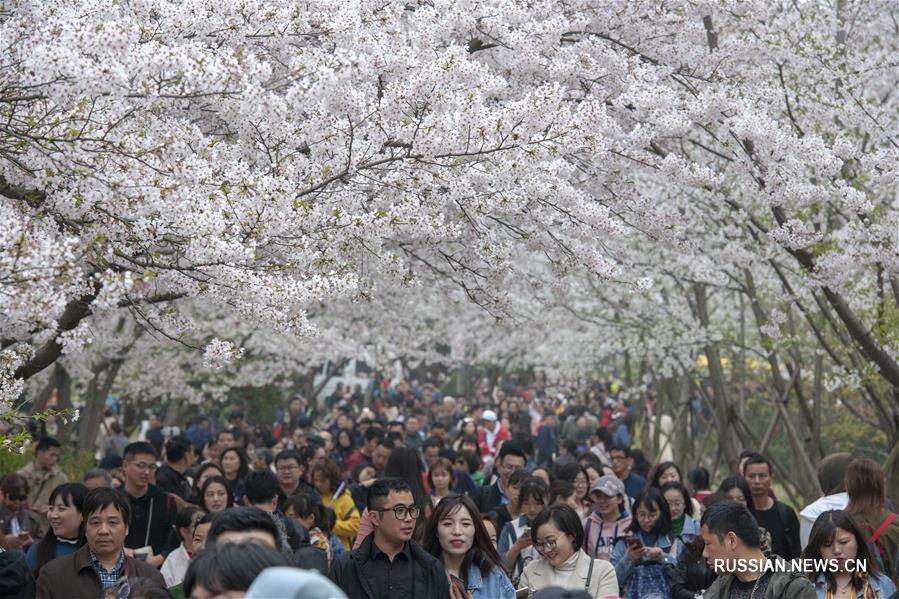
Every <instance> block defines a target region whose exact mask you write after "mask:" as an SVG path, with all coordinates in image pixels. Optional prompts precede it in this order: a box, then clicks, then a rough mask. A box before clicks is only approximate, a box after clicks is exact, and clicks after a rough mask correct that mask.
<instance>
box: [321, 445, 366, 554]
mask: <svg viewBox="0 0 899 599" xmlns="http://www.w3.org/2000/svg"><path fill="white" fill-rule="evenodd" d="M312 484H313V486H314V487H315V490H316V491H318V492H319V494H320V495H321V496H322V505H324V506H326V507H330V508H331V509H333V510H334V513H335V514H336V516H337V523H336V524H335V525H334V528H333V530H332V532H333V533H334V534H336V535H337V538H338V539H340V543H341V545H343V548H344V549H346V550H349V549H350V547H352V545H353V540H354V539H355V538H356V534H357V533H358V532H359V510H358V509H357V508H356V503H355V502H354V501H353V496H352V494H351V493H350V490H349V488H348V487H347V483H346V480H344V478H343V474H342V473H341V472H340V466H338V465H337V462H335V461H334V460H330V459H325V461H324V462H322V463H321V464H319V465H317V466H316V467H315V468H314V469H313V470H312Z"/></svg>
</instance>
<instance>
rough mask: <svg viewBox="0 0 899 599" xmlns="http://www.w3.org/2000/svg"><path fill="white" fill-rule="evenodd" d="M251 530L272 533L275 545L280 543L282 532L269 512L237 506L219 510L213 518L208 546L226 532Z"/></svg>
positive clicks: (207, 540)
mask: <svg viewBox="0 0 899 599" xmlns="http://www.w3.org/2000/svg"><path fill="white" fill-rule="evenodd" d="M250 530H260V531H262V532H267V533H269V534H271V535H272V539H274V542H275V545H277V544H278V540H279V539H280V533H279V532H278V526H277V525H276V524H275V522H274V520H272V517H271V516H269V515H268V513H266V512H264V511H262V510H260V509H259V508H258V507H235V508H230V509H227V510H225V511H223V512H219V513H218V514H216V515H215V518H213V519H212V526H211V527H210V528H209V535H208V536H207V537H206V543H207V547H208V546H209V545H208V544H209V543H210V542H212V541H215V539H216V538H218V536H219V535H221V534H224V533H226V532H247V531H250Z"/></svg>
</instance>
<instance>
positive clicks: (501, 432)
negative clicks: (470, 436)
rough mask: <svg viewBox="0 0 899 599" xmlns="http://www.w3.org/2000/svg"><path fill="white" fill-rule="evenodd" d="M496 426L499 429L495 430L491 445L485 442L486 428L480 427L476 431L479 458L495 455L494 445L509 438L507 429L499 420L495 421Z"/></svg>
mask: <svg viewBox="0 0 899 599" xmlns="http://www.w3.org/2000/svg"><path fill="white" fill-rule="evenodd" d="M496 426H498V427H499V429H498V430H497V431H496V437H495V438H494V439H493V446H492V447H491V446H490V445H488V444H487V429H486V428H482V429H481V430H480V432H479V433H478V447H480V448H481V459H485V458H487V457H488V456H490V457H496V446H497V445H499V442H500V441H505V440H507V439H508V438H509V431H507V430H506V427H504V426H503V425H502V424H500V423H499V422H497V423H496Z"/></svg>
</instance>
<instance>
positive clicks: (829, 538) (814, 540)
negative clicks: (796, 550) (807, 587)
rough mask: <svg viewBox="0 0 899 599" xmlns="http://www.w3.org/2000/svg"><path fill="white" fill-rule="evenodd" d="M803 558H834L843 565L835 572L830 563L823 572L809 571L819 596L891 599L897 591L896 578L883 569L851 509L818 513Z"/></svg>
mask: <svg viewBox="0 0 899 599" xmlns="http://www.w3.org/2000/svg"><path fill="white" fill-rule="evenodd" d="M802 558H803V559H811V560H834V563H836V564H839V565H840V567H839V569H838V571H836V572H833V571H831V569H830V568H829V567H827V568H824V569H823V571H822V572H810V573H808V577H809V579H810V580H811V581H812V582H814V583H815V591H816V592H817V594H818V599H833V598H838V597H839V598H844V597H845V598H848V599H888V598H889V597H892V595H893V593H895V592H896V585H894V584H893V581H892V580H890V578H889V577H887V576H884V575H883V573H882V572H881V571H880V569H879V567H878V564H877V556H876V555H874V552H873V550H872V549H871V547H870V546H869V545H868V537H867V536H866V535H865V534H864V533H863V532H862V530H861V528H860V527H859V526H858V524H857V523H856V521H855V519H854V518H853V517H852V516H851V515H850V514H849V512H846V511H843V510H830V511H827V512H824V513H823V514H821V515H820V516H818V519H817V520H815V524H814V526H812V532H811V534H809V540H808V545H806V547H805V550H804V551H803V552H802ZM816 563H819V564H822V565H824V564H825V563H827V564H829V563H830V562H817V561H816ZM862 563H863V564H865V566H866V567H865V569H864V570H865V571H864V572H861V571H860V570H861V568H856V567H855V566H857V565H859V564H862ZM850 564H851V565H850Z"/></svg>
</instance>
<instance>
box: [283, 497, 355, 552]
mask: <svg viewBox="0 0 899 599" xmlns="http://www.w3.org/2000/svg"><path fill="white" fill-rule="evenodd" d="M325 510H326V508H325V506H323V505H322V504H320V503H317V502H316V501H315V499H313V498H312V496H311V495H309V494H308V493H297V494H296V495H292V496H290V497H288V498H287V503H285V504H284V515H285V516H287V517H288V518H293V519H294V520H295V521H296V522H297V523H299V524H301V525H302V526H303V527H304V528H305V529H306V530H308V531H309V543H310V544H311V545H312V546H313V547H317V548H318V549H321V550H322V551H324V552H325V555H326V556H327V558H328V567H330V566H331V564H332V563H333V562H334V558H335V557H337V556H336V555H335V553H334V550H333V549H332V548H331V543H330V541H329V540H328V539H329V537H330V536H331V529H330V528H329V527H328V517H327V514H326V512H325ZM342 547H343V545H342V544H341V548H342ZM341 555H342V554H341Z"/></svg>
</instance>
